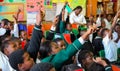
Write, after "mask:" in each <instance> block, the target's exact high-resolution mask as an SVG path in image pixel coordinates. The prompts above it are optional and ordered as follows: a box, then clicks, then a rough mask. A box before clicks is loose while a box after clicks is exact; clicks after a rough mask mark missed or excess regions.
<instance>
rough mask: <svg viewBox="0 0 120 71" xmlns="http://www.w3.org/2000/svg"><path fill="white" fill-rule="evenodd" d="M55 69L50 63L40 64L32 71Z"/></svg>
mask: <svg viewBox="0 0 120 71" xmlns="http://www.w3.org/2000/svg"><path fill="white" fill-rule="evenodd" d="M52 68H54V67H53V65H52V64H50V63H39V64H35V65H34V66H33V67H32V68H31V69H30V71H50V69H52Z"/></svg>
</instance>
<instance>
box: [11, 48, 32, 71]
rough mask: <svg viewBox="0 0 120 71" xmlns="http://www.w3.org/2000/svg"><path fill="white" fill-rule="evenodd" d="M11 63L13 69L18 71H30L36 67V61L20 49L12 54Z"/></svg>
mask: <svg viewBox="0 0 120 71" xmlns="http://www.w3.org/2000/svg"><path fill="white" fill-rule="evenodd" d="M9 62H10V65H11V66H12V68H14V69H15V70H17V71H29V70H30V68H31V67H32V66H33V65H34V60H33V59H32V58H31V57H30V55H29V54H28V53H27V52H25V51H23V50H21V49H18V50H16V51H14V52H13V53H11V54H10V56H9Z"/></svg>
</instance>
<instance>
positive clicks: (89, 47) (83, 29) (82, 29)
mask: <svg viewBox="0 0 120 71" xmlns="http://www.w3.org/2000/svg"><path fill="white" fill-rule="evenodd" d="M78 31H79V34H78V35H77V36H78V38H79V37H80V36H82V35H84V34H85V33H86V31H87V28H86V27H85V26H79V28H78ZM82 47H83V48H82V49H81V51H83V50H89V51H91V52H93V53H94V48H93V45H92V43H91V42H90V40H89V38H87V40H86V41H85V43H84V44H83V46H82Z"/></svg>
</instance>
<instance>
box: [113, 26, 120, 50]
mask: <svg viewBox="0 0 120 71" xmlns="http://www.w3.org/2000/svg"><path fill="white" fill-rule="evenodd" d="M113 39H114V40H115V42H116V43H117V46H118V48H120V24H116V25H115V31H114V32H113Z"/></svg>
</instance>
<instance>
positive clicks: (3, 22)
mask: <svg viewBox="0 0 120 71" xmlns="http://www.w3.org/2000/svg"><path fill="white" fill-rule="evenodd" d="M9 23H10V21H9V20H8V19H2V20H1V28H0V31H1V32H0V36H3V35H5V34H6V32H8V30H7V29H8V24H9ZM9 32H10V31H9Z"/></svg>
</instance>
